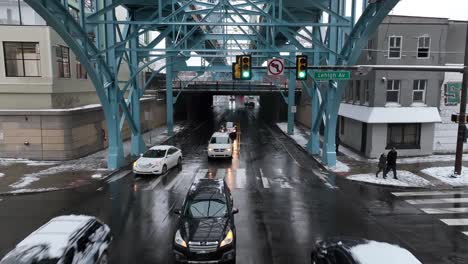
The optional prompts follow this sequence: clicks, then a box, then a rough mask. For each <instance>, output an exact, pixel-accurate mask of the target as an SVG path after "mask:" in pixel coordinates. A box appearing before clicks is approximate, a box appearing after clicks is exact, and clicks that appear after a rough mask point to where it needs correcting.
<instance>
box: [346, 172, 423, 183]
mask: <svg viewBox="0 0 468 264" xmlns="http://www.w3.org/2000/svg"><path fill="white" fill-rule="evenodd" d="M397 177H398V180H396V179H394V178H393V172H389V173H388V174H387V179H384V178H383V176H382V173H380V174H379V177H378V178H377V177H375V173H368V174H356V175H351V176H348V177H347V179H348V180H352V181H360V182H367V183H374V184H379V185H388V186H398V187H427V186H430V185H432V184H431V183H430V182H429V181H427V180H426V179H424V178H421V177H419V176H417V175H415V174H413V173H411V172H409V171H404V170H401V171H400V170H399V171H397Z"/></svg>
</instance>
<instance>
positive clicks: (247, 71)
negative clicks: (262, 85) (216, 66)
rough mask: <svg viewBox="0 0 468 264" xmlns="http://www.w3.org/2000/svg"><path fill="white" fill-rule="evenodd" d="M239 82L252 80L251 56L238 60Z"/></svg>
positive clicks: (244, 56)
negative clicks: (239, 69)
mask: <svg viewBox="0 0 468 264" xmlns="http://www.w3.org/2000/svg"><path fill="white" fill-rule="evenodd" d="M240 66H241V67H240V68H241V78H240V79H241V80H252V56H251V55H242V56H241V58H240Z"/></svg>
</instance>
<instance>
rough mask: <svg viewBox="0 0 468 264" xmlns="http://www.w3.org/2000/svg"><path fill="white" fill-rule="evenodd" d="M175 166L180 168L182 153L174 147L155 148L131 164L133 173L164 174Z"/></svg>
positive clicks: (162, 146)
mask: <svg viewBox="0 0 468 264" xmlns="http://www.w3.org/2000/svg"><path fill="white" fill-rule="evenodd" d="M176 166H179V167H180V166H182V151H181V150H180V149H178V148H176V147H174V146H165V145H161V146H155V147H152V148H150V149H149V150H148V151H146V152H145V153H144V154H143V155H141V157H140V158H139V159H137V160H136V161H135V162H134V163H133V173H135V175H138V174H166V172H167V171H168V170H169V169H171V168H173V167H176Z"/></svg>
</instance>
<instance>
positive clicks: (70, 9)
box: [68, 6, 80, 23]
mask: <svg viewBox="0 0 468 264" xmlns="http://www.w3.org/2000/svg"><path fill="white" fill-rule="evenodd" d="M68 12H69V13H70V15H71V16H72V17H73V19H75V21H77V22H78V23H79V21H80V11H79V10H78V9H76V8H74V7H72V6H68Z"/></svg>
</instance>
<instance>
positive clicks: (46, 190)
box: [8, 188, 58, 194]
mask: <svg viewBox="0 0 468 264" xmlns="http://www.w3.org/2000/svg"><path fill="white" fill-rule="evenodd" d="M56 190H58V188H38V189H19V190H14V191H10V192H8V193H11V194H19V193H32V192H50V191H56Z"/></svg>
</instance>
